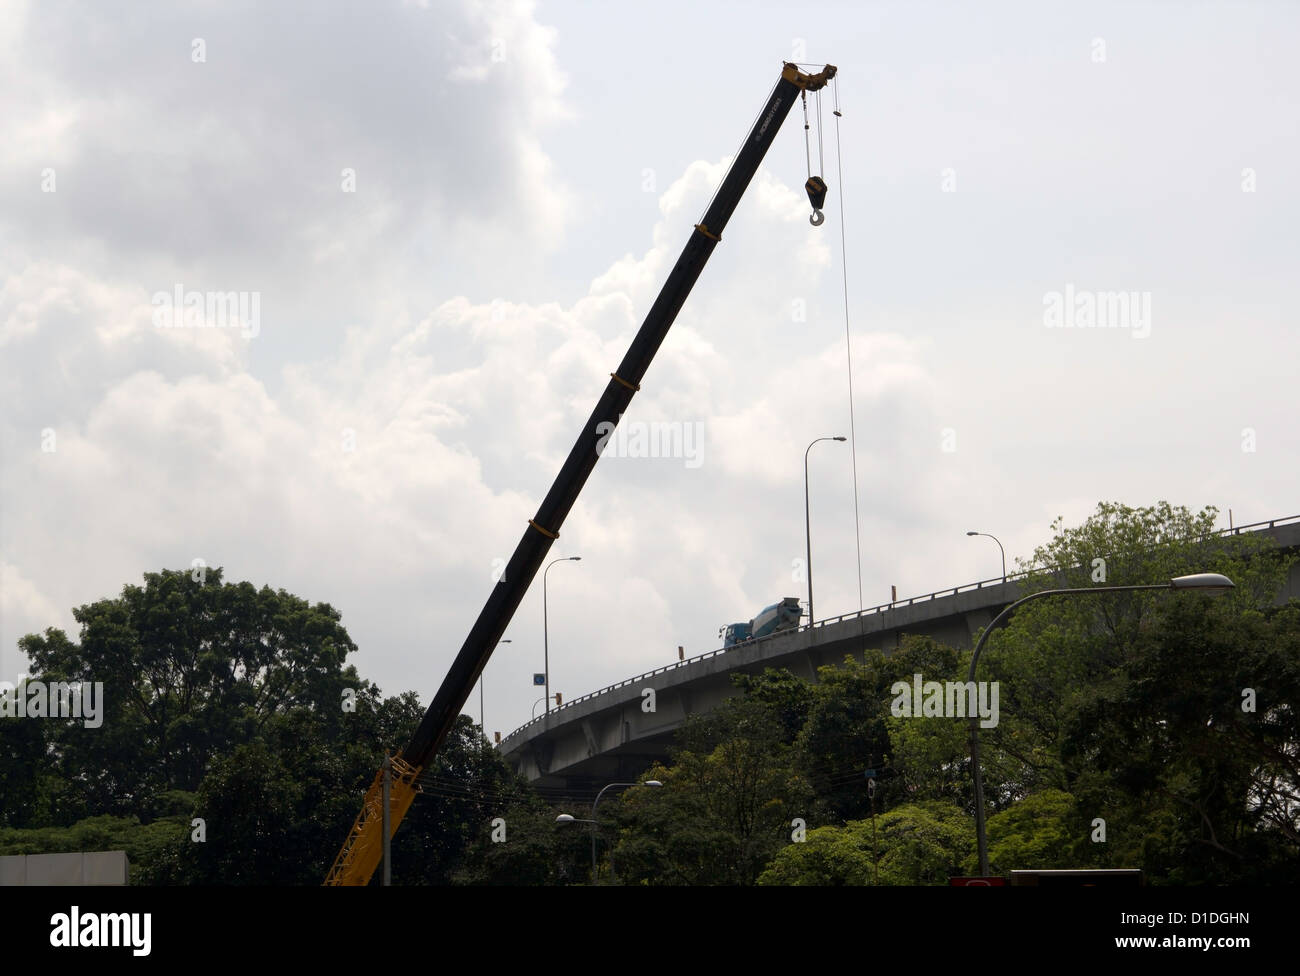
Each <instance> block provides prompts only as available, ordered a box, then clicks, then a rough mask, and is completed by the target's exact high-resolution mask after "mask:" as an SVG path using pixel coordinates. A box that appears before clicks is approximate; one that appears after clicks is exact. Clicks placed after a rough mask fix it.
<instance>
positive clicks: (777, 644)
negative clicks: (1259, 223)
mask: <svg viewBox="0 0 1300 976" xmlns="http://www.w3.org/2000/svg"><path fill="white" fill-rule="evenodd" d="M1247 532H1262V533H1265V534H1267V535H1270V536H1272V537H1273V538H1274V539H1275V540H1276V541H1277V542H1278V544H1279V545H1280V546H1282V547H1283V548H1285V549H1289V550H1295V549H1298V548H1300V515H1296V516H1290V517H1288V518H1284V519H1274V520H1272V521H1269V522H1259V523H1255V524H1253V525H1245V526H1239V527H1237V528H1236V529H1232V530H1228V531H1227V532H1225V533H1220V534H1224V535H1226V534H1233V535H1239V534H1243V533H1247ZM1021 578H1022V577H1021V576H1009V577H1007V579H1006V580H1003V579H1002V578H1001V577H999V578H997V579H992V580H982V581H980V582H977V583H968V584H966V585H965V586H958V587H954V588H952V589H950V590H939V591H936V592H934V593H927V594H925V595H924V596H919V597H912V598H911V599H908V600H900V601H898V602H896V603H888V604H882V605H880V606H877V607H871V608H870V609H868V610H862V611H859V612H857V613H850V614H844V615H842V616H839V617H831V618H829V619H827V620H819V621H817V623H816V624H815V625H812V626H808V625H804V626H802V627H800V628H799V629H798V630H788V631H784V632H782V633H778V634H773V635H772V636H770V637H765V638H762V639H760V640H756V641H750V642H747V643H745V644H740V645H737V646H735V647H730V648H725V649H719V650H716V651H710V652H708V653H707V654H701V655H699V656H697V657H693V658H690V659H688V660H686V661H679V662H675V663H673V664H670V665H666V666H664V667H662V668H656V669H655V670H654V671H649V672H647V673H645V674H641V675H637V676H636V677H634V678H628V679H627V680H625V681H620V682H619V683H618V684H614V685H610V686H609V687H607V688H602V689H600V690H599V691H595V692H592V693H591V694H588V695H584V696H582V697H581V698H576V699H573V700H572V701H569V702H565V704H564V705H563V706H562V707H560V708H555V709H551V711H550V712H549V713H547V714H545V715H542V716H540V717H539V718H536V719H534V720H533V721H531V722H529V723H528V724H527V725H524V726H521V727H520V728H518V729H516V730H515V731H514V732H512V733H510V735H509V736H507V737H506V738H505V739H503V740H502V741H501V745H500V749H501V753H502V755H503V756H504V757H505V759H506V761H507V762H509V763H510V764H511V766H512V767H513V768H514V769H515V771H516V772H518V773H520V774H521V775H523V776H524V777H525V778H527V779H528V780H529V781H530V782H532V783H533V784H534V785H535V786H537V787H539V788H543V789H554V790H563V791H572V792H581V793H594V792H595V789H594V787H596V786H598V785H599V784H605V783H611V782H615V781H619V780H629V779H634V778H635V777H636V776H638V775H640V774H641V773H642V772H643V771H644V770H645V768H646V767H647V766H648V765H650V763H651V762H653V761H655V760H662V759H665V758H667V755H668V746H670V745H671V744H672V741H673V733H675V732H676V731H677V729H678V728H680V727H681V725H682V724H683V723H684V722H685V721H686V718H687V717H688V716H689V715H692V714H696V713H707V712H709V711H711V710H712V709H713V708H716V707H717V706H718V704H720V703H721V702H722V700H723V699H725V698H728V697H731V696H732V695H734V694H736V688H735V685H734V684H733V683H732V675H734V674H736V673H738V672H744V673H751V674H756V673H758V672H761V671H762V670H763V669H764V668H769V667H771V668H788V669H789V670H790V671H792V672H794V673H795V674H797V675H799V676H801V677H804V678H808V679H809V680H812V681H816V680H817V669H818V668H819V667H822V666H823V665H827V664H832V665H838V664H842V663H843V661H844V657H845V655H847V654H852V655H854V656H855V657H857V658H861V657H862V652H863V650H864V649H866V648H873V649H878V650H884V651H888V650H889V649H891V648H894V647H896V646H898V644H899V642H900V641H901V639H902V635H903V634H920V635H924V636H928V637H933V638H934V639H936V640H939V641H942V642H944V643H946V644H948V645H950V646H953V647H970V646H972V645H973V643H974V639H975V635H976V634H978V633H979V632H980V630H982V629H983V628H984V627H987V626H988V624H989V623H990V622H991V621H992V620H993V618H994V617H995V616H997V614H998V613H1000V612H1001V611H1002V610H1003V608H1005V607H1006V606H1007V605H1008V604H1010V603H1012V602H1014V601H1015V600H1016V599H1017V597H1018V596H1019V595H1020V579H1021ZM1292 597H1296V598H1300V563H1297V564H1296V566H1293V567H1292V569H1291V573H1290V576H1289V577H1288V579H1287V582H1286V585H1285V586H1284V588H1283V591H1282V592H1281V593H1280V594H1279V595H1278V599H1277V602H1278V603H1285V602H1286V601H1287V600H1289V599H1291V598H1292ZM651 695H653V698H654V711H652V712H651V711H646V710H645V709H643V707H642V703H643V702H644V701H646V700H647V699H648V698H649V697H650V696H651Z"/></svg>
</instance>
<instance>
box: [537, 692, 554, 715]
mask: <svg viewBox="0 0 1300 976" xmlns="http://www.w3.org/2000/svg"><path fill="white" fill-rule="evenodd" d="M557 694H558V692H557ZM550 701H551V699H550V698H539V699H537V701H535V702H533V718H537V706H538V705H540V704H541V703H542V702H546V703H547V706H546V710H547V711H550Z"/></svg>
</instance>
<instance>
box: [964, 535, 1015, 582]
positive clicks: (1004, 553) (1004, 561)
mask: <svg viewBox="0 0 1300 976" xmlns="http://www.w3.org/2000/svg"><path fill="white" fill-rule="evenodd" d="M966 534H967V535H988V536H989V538H990V539H992V540H993V541H994V542H997V543H998V549H999V550H1000V551H1001V552H1002V582H1003V583H1005V582H1006V581H1007V551H1006V550H1005V549H1003V548H1002V543H1001V542H998V537H997V536H995V535H989V534H988V533H987V532H967V533H966Z"/></svg>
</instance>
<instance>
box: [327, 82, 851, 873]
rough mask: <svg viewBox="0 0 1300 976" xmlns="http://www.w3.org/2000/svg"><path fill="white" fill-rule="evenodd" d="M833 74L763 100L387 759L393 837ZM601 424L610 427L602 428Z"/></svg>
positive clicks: (370, 810) (365, 859) (375, 814)
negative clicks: (402, 741)
mask: <svg viewBox="0 0 1300 976" xmlns="http://www.w3.org/2000/svg"><path fill="white" fill-rule="evenodd" d="M835 71H836V68H835V66H834V65H829V64H828V65H826V67H825V68H824V69H823V70H822V71H820V72H818V73H817V74H807V73H805V72H803V71H800V70H799V68H798V67H797V66H796V65H793V64H789V63H787V64H786V65H785V66H784V68H783V70H782V72H781V78H780V80H779V81H778V82H777V83H776V87H775V88H773V89H772V93H771V95H769V96H768V99H767V102H766V104H765V105H764V107H763V110H762V111H761V112H760V113H759V115H758V118H757V120H756V121H755V123H754V128H753V129H752V130H751V131H750V133H749V135H748V136H747V137H746V139H745V144H744V146H743V147H742V148H741V150H740V152H739V154H738V155H737V156H736V158H735V160H734V161H733V162H732V164H731V169H730V170H728V172H727V175H726V178H725V179H724V180H723V181H722V186H721V187H719V189H718V192H717V194H716V195H715V196H714V197H713V202H712V203H711V204H710V206H709V209H708V211H707V212H706V213H705V215H704V219H703V220H702V221H701V222H700V223H698V224H696V225H695V229H694V231H692V233H691V236H690V239H689V240H687V242H686V247H685V249H684V250H683V251H682V255H681V257H680V258H678V259H677V264H676V265H675V266H674V267H673V270H672V273H671V274H669V275H668V280H667V281H666V282H665V283H664V286H663V289H662V290H661V291H660V292H659V297H658V298H656V299H655V303H654V305H652V306H651V307H650V311H649V312H648V313H647V314H646V317H645V321H644V322H643V323H642V324H641V328H640V330H639V331H638V332H637V334H636V338H635V339H633V340H632V345H631V347H630V348H629V349H628V351H627V355H625V356H624V357H623V361H622V362H621V363H620V364H619V366H618V371H617V372H615V373H611V374H610V380H609V385H608V386H606V387H605V392H604V394H602V396H601V398H600V400H599V401H598V402H597V403H596V408H595V409H594V410H593V411H592V412H591V417H590V419H588V421H587V423H586V425H585V426H584V427H583V429H582V433H581V434H580V435H579V436H578V440H577V442H576V443H575V444H574V445H573V450H571V451H570V452H569V457H568V459H567V460H566V461H565V462H564V466H563V467H562V468H561V469H560V473H559V474H558V475H557V476H556V478H555V483H554V484H553V485H551V490H550V491H549V492H548V493H547V495H546V498H545V499H544V500H543V501H542V505H541V507H540V508H539V509H538V510H537V514H536V515H535V516H534V517H533V518H532V519H531V520H530V521H529V523H528V528H527V529H526V530H525V531H524V536H523V538H522V539H520V540H519V545H518V546H517V547H516V548H515V552H514V555H513V556H511V557H510V562H509V563H507V564H506V569H505V573H504V575H502V577H501V579H500V580H499V581H498V582H497V584H496V586H495V587H493V589H492V594H491V595H490V596H489V597H488V600H487V604H486V605H485V606H484V607H483V610H482V611H481V612H480V613H479V615H478V619H477V620H476V621H475V622H474V626H473V628H472V629H471V630H470V632H469V636H468V637H466V638H465V643H464V645H462V647H461V649H460V653H459V654H457V655H456V660H455V661H454V662H452V665H451V670H450V671H448V672H447V677H446V678H445V679H444V680H443V682H442V687H441V688H439V689H438V693H437V695H435V696H434V699H433V703H432V704H431V705H430V706H429V710H428V711H427V712H425V715H424V719H423V720H422V721H421V722H420V726H419V728H418V729H417V730H416V732H415V735H414V737H412V739H411V741H410V742H409V743H408V744H407V746H406V748H405V749H404V750H403V751H402V753H401V756H400V757H398V758H397V759H396V760H395V761H394V764H393V778H392V799H391V801H390V808H389V809H390V814H391V815H390V822H391V823H390V831H391V832H393V833H395V832H396V831H397V827H398V824H399V823H400V822H401V820H402V817H403V816H404V815H405V813H406V811H407V809H409V807H410V805H411V801H412V800H414V799H415V794H416V792H417V791H418V788H417V786H416V778H417V777H418V776H419V774H420V771H421V770H422V769H423V768H424V766H425V765H426V764H427V763H428V762H429V760H430V759H431V758H432V757H433V755H434V754H435V753H436V752H437V751H438V748H439V746H441V745H442V742H443V740H444V739H445V738H446V737H447V734H448V733H449V732H450V731H451V728H452V726H453V725H454V724H455V722H456V719H457V717H458V716H459V715H460V712H461V709H462V707H464V705H465V701H466V700H467V699H468V698H469V695H470V692H471V691H472V690H473V688H474V682H475V681H477V680H478V676H479V674H480V673H481V672H482V670H483V668H484V667H485V666H486V665H487V662H488V658H489V657H491V656H492V651H493V650H495V649H496V646H497V643H498V642H499V641H500V640H501V637H502V635H503V634H504V633H505V631H506V627H507V626H509V624H510V620H511V618H513V617H514V614H515V610H516V609H518V607H519V604H520V602H521V601H522V600H523V598H524V594H525V593H526V592H527V591H528V587H529V585H530V584H531V583H532V581H533V577H534V576H536V575H537V570H538V568H539V567H540V566H541V565H542V561H543V560H544V559H545V558H546V554H547V552H549V551H550V548H551V543H553V542H554V541H555V540H556V539H557V538H559V534H560V527H561V526H562V525H563V524H564V519H565V518H566V517H567V516H568V514H569V510H570V509H571V508H572V507H573V503H574V502H575V501H577V498H578V495H579V493H580V492H581V491H582V487H583V485H585V484H586V483H587V478H588V477H589V476H590V474H591V471H592V469H593V468H594V467H595V466H596V459H597V458H598V457H599V456H600V454H599V451H598V450H597V444H598V443H599V442H600V441H601V438H602V435H603V434H607V433H608V431H609V430H611V429H612V425H616V424H617V423H618V421H619V418H620V417H621V416H622V415H623V413H624V411H626V410H627V407H628V405H629V404H630V403H631V401H632V395H633V394H634V393H636V391H637V390H638V389H639V388H640V384H641V378H642V377H643V376H645V373H646V370H647V369H649V368H650V363H651V362H652V361H653V360H654V357H655V353H656V352H658V351H659V346H660V345H661V344H662V343H663V341H664V338H665V337H666V336H667V335H668V329H669V328H670V327H671V326H672V324H673V321H674V320H675V319H676V318H677V313H678V312H679V311H681V308H682V305H683V304H684V303H685V302H686V297H687V296H688V295H689V294H690V293H691V288H692V287H693V286H694V285H695V281H696V279H697V278H698V277H699V276H700V272H701V271H703V270H704V265H705V263H706V262H707V261H708V260H709V255H711V254H712V253H713V248H714V246H715V245H716V244H717V243H718V241H719V240H720V239H721V237H722V231H723V228H725V227H726V226H727V221H729V220H730V219H731V215H732V213H733V212H734V211H735V209H736V205H737V204H738V203H739V202H740V198H741V196H742V195H743V194H744V192H745V190H746V188H747V187H748V186H749V184H750V181H751V180H752V179H753V178H754V174H755V173H756V172H757V171H758V167H759V164H760V163H761V162H762V161H763V157H764V155H766V153H767V150H768V147H769V146H770V145H771V144H772V140H773V139H775V138H776V133H777V130H778V129H780V128H781V123H782V122H783V121H785V117H786V115H787V114H789V112H790V109H791V108H792V107H793V105H794V103H795V99H796V98H797V97H798V96H799V93H800V92H801V91H816V90H817V89H820V88H822V87H823V86H825V85H826V83H827V82H828V81H830V80H831V79H832V78H834V77H835ZM602 424H607V425H611V426H605V427H602V426H601V425H602ZM382 781H383V773H382V771H381V772H380V774H379V775H377V776H376V777H375V782H374V783H373V784H372V785H371V787H370V790H369V792H368V793H367V794H366V799H365V802H364V804H363V806H362V809H361V813H360V814H358V816H357V819H356V822H355V823H354V824H353V825H352V830H351V832H350V833H349V834H348V839H347V841H346V843H344V845H343V849H342V850H341V851H339V854H338V857H337V858H336V859H335V861H334V866H333V867H332V868H331V869H330V873H329V876H328V877H327V878H326V880H325V883H326V884H327V885H364V884H367V883H368V882H369V881H370V876H371V875H372V874H373V873H374V871H375V868H376V867H377V866H378V865H379V860H380V857H381V856H382V846H383V836H382V835H383V827H382V822H383V816H382V815H383V801H382V799H381V792H382ZM390 836H391V834H390Z"/></svg>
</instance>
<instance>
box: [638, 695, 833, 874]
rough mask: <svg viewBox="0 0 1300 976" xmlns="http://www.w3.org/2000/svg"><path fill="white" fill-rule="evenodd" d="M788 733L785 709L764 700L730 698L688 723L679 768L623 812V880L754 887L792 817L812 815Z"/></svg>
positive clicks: (651, 775)
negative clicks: (794, 764)
mask: <svg viewBox="0 0 1300 976" xmlns="http://www.w3.org/2000/svg"><path fill="white" fill-rule="evenodd" d="M769 687H770V686H769ZM786 735H787V732H786V725H785V724H784V723H783V712H782V710H781V708H779V707H777V706H775V705H774V704H772V703H771V701H764V700H762V699H761V698H759V697H755V698H739V699H730V700H728V701H727V702H724V703H723V705H722V706H721V707H720V708H718V709H717V710H716V711H715V712H714V713H713V714H712V715H710V716H708V717H707V718H705V719H700V720H696V721H692V722H688V724H687V727H686V728H685V729H683V730H682V732H681V733H680V741H682V742H683V744H684V746H683V748H681V749H680V750H678V751H677V753H676V755H675V757H674V759H675V762H674V764H673V765H672V766H671V767H664V766H661V765H658V764H656V765H655V766H654V767H652V768H651V769H650V771H649V772H647V773H646V775H645V778H646V779H657V780H659V781H661V782H662V783H663V784H664V785H663V787H661V788H657V789H643V790H628V791H627V792H626V793H624V794H623V796H622V798H621V802H620V803H619V804H617V805H616V807H617V808H618V809H619V811H620V812H619V813H618V814H616V815H615V818H616V819H617V820H618V822H619V823H620V824H621V825H622V830H621V832H620V836H619V841H618V844H617V847H616V850H615V856H616V859H617V865H618V870H619V873H620V874H621V875H622V876H623V877H624V879H625V880H626V881H629V882H632V883H642V884H735V885H749V884H753V883H754V881H755V880H756V879H757V877H758V875H759V873H760V872H761V871H762V869H763V866H764V865H765V864H766V863H767V861H768V859H769V858H770V857H771V856H772V854H773V853H774V852H775V851H776V850H777V848H778V847H779V846H780V845H781V844H782V843H784V842H785V840H786V838H787V837H788V836H789V832H790V829H791V826H790V825H791V821H792V820H793V818H795V817H797V816H804V817H806V816H807V815H808V812H809V810H810V808H811V801H812V793H811V789H810V788H809V786H808V784H807V782H806V781H805V780H804V779H803V777H802V776H800V775H799V774H798V772H797V771H796V770H795V769H794V767H793V765H792V764H791V746H790V745H789V743H788V742H787V741H786Z"/></svg>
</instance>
